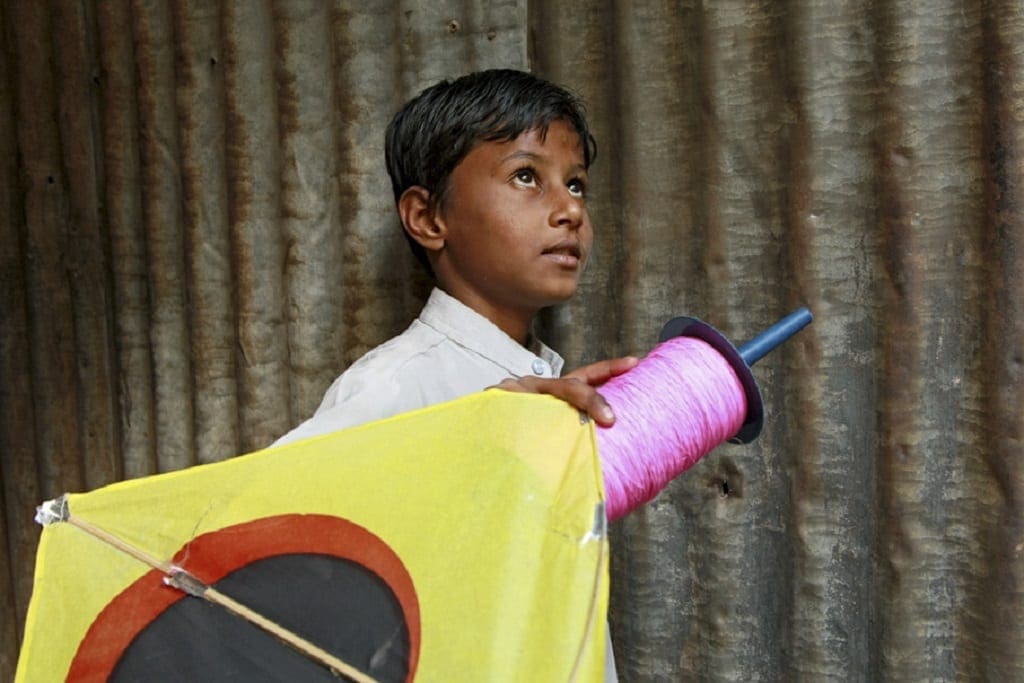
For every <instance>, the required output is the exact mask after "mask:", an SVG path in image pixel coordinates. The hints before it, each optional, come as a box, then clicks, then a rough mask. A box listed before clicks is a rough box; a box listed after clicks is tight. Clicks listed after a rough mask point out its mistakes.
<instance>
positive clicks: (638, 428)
mask: <svg viewBox="0 0 1024 683" xmlns="http://www.w3.org/2000/svg"><path fill="white" fill-rule="evenodd" d="M601 393H602V394H603V395H604V397H605V399H606V400H607V401H608V403H609V404H611V406H612V408H613V409H614V410H615V415H616V421H615V424H614V425H613V426H611V427H599V428H598V429H597V442H598V452H599V454H600V458H601V469H602V472H603V474H604V484H605V498H606V500H607V501H608V519H609V520H611V521H614V520H616V519H618V518H620V517H622V516H623V515H625V514H626V513H628V512H630V511H632V510H635V509H636V508H638V507H639V506H641V505H643V504H644V503H646V502H648V501H649V500H651V499H652V498H654V497H655V496H656V495H658V493H660V492H661V490H662V489H664V488H665V486H667V485H668V483H669V482H670V481H672V479H674V478H675V477H677V476H678V475H679V474H681V473H683V472H684V471H686V470H687V469H689V468H690V467H691V466H693V464H694V463H696V462H697V461H698V460H700V458H702V457H703V456H704V455H706V454H707V453H708V452H710V451H711V450H712V449H714V448H715V447H716V446H718V445H720V444H722V443H723V442H725V441H726V440H728V439H729V438H731V437H732V436H734V435H735V434H736V433H737V432H738V431H739V429H740V427H741V426H742V425H743V421H744V419H745V418H746V414H747V401H746V395H745V394H744V391H743V386H742V384H741V383H740V380H739V378H738V377H737V376H736V372H735V371H734V370H733V368H732V366H731V365H730V364H729V362H728V361H727V360H726V359H725V358H724V357H723V356H722V355H721V354H720V353H718V351H716V350H715V349H714V348H712V347H711V346H710V345H709V344H708V343H707V342H704V341H702V340H700V339H696V338H693V337H675V338H673V339H669V340H668V341H666V342H663V343H662V344H659V345H658V346H657V347H655V348H654V350H652V351H651V353H650V354H648V355H647V357H646V358H644V359H643V360H642V361H641V362H640V364H639V365H637V366H636V367H635V368H633V369H632V370H630V371H629V372H627V373H625V374H623V375H619V376H618V377H613V378H612V379H610V380H609V381H608V382H606V383H605V384H604V385H603V386H602V387H601Z"/></svg>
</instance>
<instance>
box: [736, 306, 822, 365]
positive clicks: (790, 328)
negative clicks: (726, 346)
mask: <svg viewBox="0 0 1024 683" xmlns="http://www.w3.org/2000/svg"><path fill="white" fill-rule="evenodd" d="M811 320H813V316H812V315H811V312H810V310H808V309H807V308H806V307H802V308H798V309H797V310H795V311H793V312H792V313H790V314H789V315H787V316H786V317H785V318H783V319H782V320H780V321H779V322H777V323H775V324H774V325H772V326H771V327H769V328H768V329H767V330H765V331H764V332H762V333H761V334H759V335H757V336H756V337H754V338H753V339H751V340H750V341H748V342H747V343H746V344H744V345H743V346H741V347H740V349H739V351H740V358H742V359H743V362H744V363H746V364H747V365H748V366H750V365H753V364H754V363H756V362H757V361H759V360H761V359H762V358H764V357H765V355H766V354H767V353H768V352H769V351H771V350H772V349H774V348H775V347H776V346H778V345H779V344H781V343H782V342H784V341H786V340H787V339H789V338H790V337H792V336H793V335H794V334H796V333H797V332H799V331H800V330H802V329H804V328H805V327H807V326H808V325H809V324H810V323H811Z"/></svg>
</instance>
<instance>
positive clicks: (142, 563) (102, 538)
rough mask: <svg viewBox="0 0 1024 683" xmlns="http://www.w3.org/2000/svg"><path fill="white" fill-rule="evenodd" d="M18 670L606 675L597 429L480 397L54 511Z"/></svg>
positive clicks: (302, 675) (22, 677)
mask: <svg viewBox="0 0 1024 683" xmlns="http://www.w3.org/2000/svg"><path fill="white" fill-rule="evenodd" d="M40 515H41V516H42V517H43V518H44V519H43V521H44V522H47V524H46V526H45V528H44V531H43V535H42V539H41V542H40V546H39V552H38V556H37V560H36V575H35V586H34V593H33V596H32V602H31V605H30V608H29V614H28V620H27V624H26V633H25V640H24V644H23V647H22V651H21V658H20V660H19V666H18V674H17V680H19V681H32V682H33V683H34V682H36V681H51V680H52V681H58V680H140V679H145V680H161V679H178V680H246V681H250V680H261V679H263V680H275V679H276V680H281V679H284V680H304V681H305V680H317V679H318V678H323V680H337V677H336V674H342V675H344V676H346V677H348V678H350V679H353V680H360V681H363V680H365V681H371V680H412V679H414V678H415V680H417V681H448V680H487V681H502V680H521V681H539V680H545V681H549V680H550V681H561V680H566V681H569V680H580V681H591V680H600V679H601V677H602V675H603V666H604V661H605V654H604V648H605V623H606V622H605V614H606V609H607V600H608V542H607V535H606V525H605V514H604V502H603V491H602V481H601V471H600V463H599V461H598V457H597V451H596V447H595V442H594V432H593V428H592V426H591V424H590V423H589V422H581V420H580V417H579V413H577V411H575V410H574V409H572V408H570V407H569V406H567V405H566V404H564V403H562V402H561V401H559V400H557V399H554V398H551V397H548V396H535V395H526V394H512V393H506V392H495V391H490V392H483V393H479V394H474V395H471V396H467V397H465V398H462V399H458V400H456V401H452V402H450V403H445V404H441V405H436V406H432V407H429V408H425V409H422V410H418V411H415V412H412V413H407V414H404V415H400V416H397V417H394V418H390V419H387V420H382V421H380V422H375V423H372V424H368V425H365V426H362V427H357V428H353V429H348V430H343V431H340V432H336V433H334V434H330V435H326V436H321V437H316V438H313V439H309V440H307V441H303V442H299V443H295V444H290V445H287V446H282V447H279V448H273V449H267V450H264V451H259V452H256V453H252V454H249V455H246V456H242V457H238V458H234V459H231V460H227V461H224V462H220V463H216V464H212V465H204V466H199V467H194V468H191V469H188V470H183V471H179V472H172V473H168V474H162V475H157V476H152V477H146V478H143V479H137V480H132V481H125V482H120V483H117V484H113V485H111V486H107V487H105V488H102V489H99V490H96V491H93V492H91V493H84V494H70V495H67V496H64V497H62V498H60V499H58V500H56V501H51V502H50V503H49V504H47V505H46V506H44V507H42V508H41V511H40Z"/></svg>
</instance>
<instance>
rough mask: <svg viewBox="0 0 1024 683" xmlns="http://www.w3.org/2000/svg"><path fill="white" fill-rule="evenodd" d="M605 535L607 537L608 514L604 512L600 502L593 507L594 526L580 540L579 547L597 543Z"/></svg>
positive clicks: (602, 502) (602, 503) (602, 504)
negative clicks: (592, 542)
mask: <svg viewBox="0 0 1024 683" xmlns="http://www.w3.org/2000/svg"><path fill="white" fill-rule="evenodd" d="M606 535H608V514H607V513H606V512H605V509H604V501H603V500H602V501H600V502H598V503H597V504H596V505H595V506H594V526H593V527H591V529H590V531H588V532H587V533H586V534H584V535H583V538H581V539H580V545H586V544H587V543H590V542H591V541H599V540H601V539H602V538H604V537H605V536H606Z"/></svg>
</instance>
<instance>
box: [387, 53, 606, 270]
mask: <svg viewBox="0 0 1024 683" xmlns="http://www.w3.org/2000/svg"><path fill="white" fill-rule="evenodd" d="M555 121H564V122H566V123H568V124H569V125H571V126H572V127H573V128H575V129H576V132H577V133H579V136H580V143H581V145H582V146H583V165H584V166H585V167H586V168H590V164H592V163H593V161H594V157H595V156H596V154H597V144H596V142H595V141H594V136H593V135H591V133H590V128H589V127H588V126H587V120H586V117H585V116H584V109H583V104H582V102H580V100H579V99H578V98H577V97H576V96H575V95H573V94H572V93H570V92H568V91H567V90H565V89H564V88H561V87H559V86H557V85H554V84H553V83H550V82H548V81H546V80H544V79H542V78H539V77H537V76H534V75H533V74H531V73H528V72H525V71H516V70H513V69H491V70H488V71H478V72H475V73H471V74H468V75H466V76H462V77H461V78H458V79H456V80H454V81H441V82H440V83H437V84H435V85H432V86H430V87H429V88H427V89H426V90H424V91H423V92H421V93H420V94H419V95H417V96H416V97H414V98H413V99H412V100H410V101H409V102H408V103H406V105H405V106H404V107H403V108H402V109H401V111H399V112H398V113H397V114H395V117H394V118H393V119H391V123H390V124H388V128H387V133H386V135H385V138H386V139H385V147H384V157H385V161H386V163H387V167H388V175H390V176H391V188H392V190H393V191H394V193H395V202H396V203H397V202H398V200H399V199H400V198H401V196H402V193H404V192H405V191H406V190H408V189H409V188H410V187H413V186H416V185H418V186H421V187H423V188H425V189H426V190H427V191H428V192H429V193H430V198H431V202H433V203H434V206H441V205H443V203H444V201H445V199H446V197H447V193H448V189H449V183H448V179H449V177H450V176H451V173H452V171H453V170H455V167H456V166H457V165H458V164H459V162H460V161H462V159H463V158H465V156H466V155H467V154H469V152H470V151H471V150H472V149H473V147H474V146H476V145H477V144H478V143H480V142H484V141H491V142H497V141H501V142H505V141H509V140H514V139H515V138H517V137H519V136H520V135H522V134H523V133H525V132H527V131H531V130H535V129H539V130H540V131H541V133H542V134H546V133H547V130H548V127H549V126H550V125H551V124H552V123H554V122H555ZM406 238H407V239H408V240H409V244H410V246H412V250H413V253H414V254H415V255H416V258H417V259H419V261H420V262H421V263H422V264H423V265H424V266H426V268H427V269H428V270H431V268H430V261H429V260H428V259H427V254H426V250H424V249H423V247H422V246H420V245H419V244H418V243H416V241H415V240H413V239H412V238H411V237H410V236H409V235H408V233H406Z"/></svg>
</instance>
